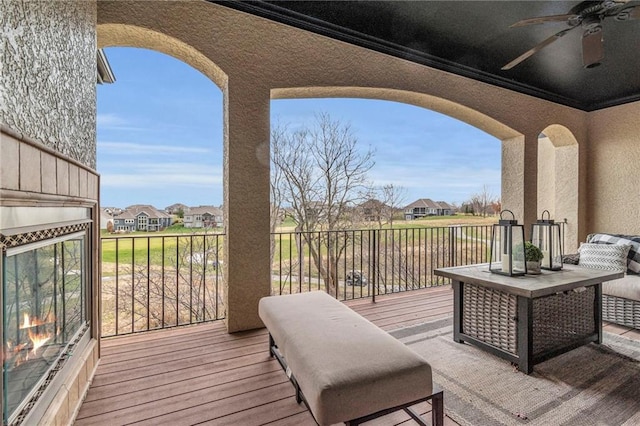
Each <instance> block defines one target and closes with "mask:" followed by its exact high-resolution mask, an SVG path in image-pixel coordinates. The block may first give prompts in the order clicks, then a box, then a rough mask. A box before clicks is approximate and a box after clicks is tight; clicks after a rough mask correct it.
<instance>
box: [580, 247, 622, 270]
mask: <svg viewBox="0 0 640 426" xmlns="http://www.w3.org/2000/svg"><path fill="white" fill-rule="evenodd" d="M630 248H631V246H629V245H618V244H615V245H612V244H591V243H582V244H580V249H579V250H578V251H579V253H580V262H579V263H578V265H580V266H582V267H585V268H593V269H604V270H607V271H618V272H625V271H626V270H627V254H628V253H629V249H630Z"/></svg>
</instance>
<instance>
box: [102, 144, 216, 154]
mask: <svg viewBox="0 0 640 426" xmlns="http://www.w3.org/2000/svg"><path fill="white" fill-rule="evenodd" d="M184 145H187V146H184ZM188 145H189V144H188V143H187V144H183V145H180V146H174V145H158V144H151V143H149V144H147V143H135V142H100V141H98V150H99V151H102V152H104V153H105V154H107V153H111V152H118V153H122V154H140V153H145V154H174V153H185V154H187V153H192V154H204V153H207V152H211V150H210V149H206V148H194V147H189V146H188Z"/></svg>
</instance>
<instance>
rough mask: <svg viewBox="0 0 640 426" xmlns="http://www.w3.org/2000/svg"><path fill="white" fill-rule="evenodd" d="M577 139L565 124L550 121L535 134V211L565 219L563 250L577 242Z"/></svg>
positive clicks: (567, 249)
mask: <svg viewBox="0 0 640 426" xmlns="http://www.w3.org/2000/svg"><path fill="white" fill-rule="evenodd" d="M578 152H579V150H578V141H577V140H576V138H575V136H574V135H573V133H572V132H571V131H570V130H569V129H567V128H566V127H564V126H562V125H558V124H552V125H550V126H548V127H546V128H545V129H544V130H543V132H542V134H541V135H540V136H539V137H538V210H539V211H538V215H540V214H541V212H542V211H543V210H549V212H550V213H551V216H552V217H553V218H555V220H556V221H561V220H564V219H566V220H567V224H566V226H565V245H566V247H565V251H567V252H574V251H575V250H576V249H577V244H578V220H579V217H578V214H579V181H580V171H579V155H578Z"/></svg>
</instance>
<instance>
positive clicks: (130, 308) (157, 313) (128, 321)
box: [102, 225, 491, 337]
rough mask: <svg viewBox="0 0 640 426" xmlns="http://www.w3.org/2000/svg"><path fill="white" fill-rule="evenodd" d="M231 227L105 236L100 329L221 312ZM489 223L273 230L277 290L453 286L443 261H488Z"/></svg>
mask: <svg viewBox="0 0 640 426" xmlns="http://www.w3.org/2000/svg"><path fill="white" fill-rule="evenodd" d="M224 237H225V235H224V234H198V235H196V234H193V235H191V234H182V235H149V236H138V235H136V236H129V235H125V236H118V237H111V236H110V237H104V238H102V335H103V336H105V337H107V336H115V335H121V334H130V333H136V332H141V331H149V330H155V329H161V328H168V327H175V326H180V325H187V324H195V323H200V322H205V321H213V320H218V319H223V318H224V317H225V314H226V309H225V306H224V302H223V299H224V298H223V293H222V292H223V286H222V283H223V276H222V273H223V272H222V270H223V268H220V265H221V263H222V261H221V259H222V246H223V239H224ZM490 240H491V225H483V226H476V225H473V226H472V225H469V226H467V225H459V226H449V227H432V228H402V229H363V230H344V231H330V232H327V231H321V232H277V233H273V234H272V271H271V285H272V294H288V293H300V292H304V291H311V290H324V291H327V292H328V293H330V294H332V295H333V296H334V297H336V298H337V299H339V300H348V299H357V298H363V297H372V298H374V299H375V297H376V296H377V295H383V294H389V293H396V292H403V291H409V290H414V289H421V288H426V287H434V286H440V285H445V284H448V283H449V281H448V280H447V279H445V278H442V277H438V276H435V275H434V273H433V270H434V269H436V268H440V267H448V266H458V265H468V264H473V263H483V262H488V261H489V248H490V247H489V246H490Z"/></svg>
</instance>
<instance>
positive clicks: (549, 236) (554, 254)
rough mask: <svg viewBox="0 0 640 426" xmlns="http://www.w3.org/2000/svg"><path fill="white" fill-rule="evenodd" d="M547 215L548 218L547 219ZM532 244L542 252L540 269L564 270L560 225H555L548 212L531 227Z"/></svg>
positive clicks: (543, 213)
mask: <svg viewBox="0 0 640 426" xmlns="http://www.w3.org/2000/svg"><path fill="white" fill-rule="evenodd" d="M545 213H546V214H547V218H546V219H545V217H544V216H545ZM531 243H533V244H535V245H536V246H538V247H539V248H540V250H542V255H543V257H542V261H541V262H540V267H541V268H542V269H548V270H551V271H559V270H561V269H562V239H561V238H560V225H559V224H557V223H554V221H553V220H552V219H551V215H550V213H549V211H548V210H545V211H543V212H542V219H538V221H537V222H536V223H534V224H533V225H531Z"/></svg>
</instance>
